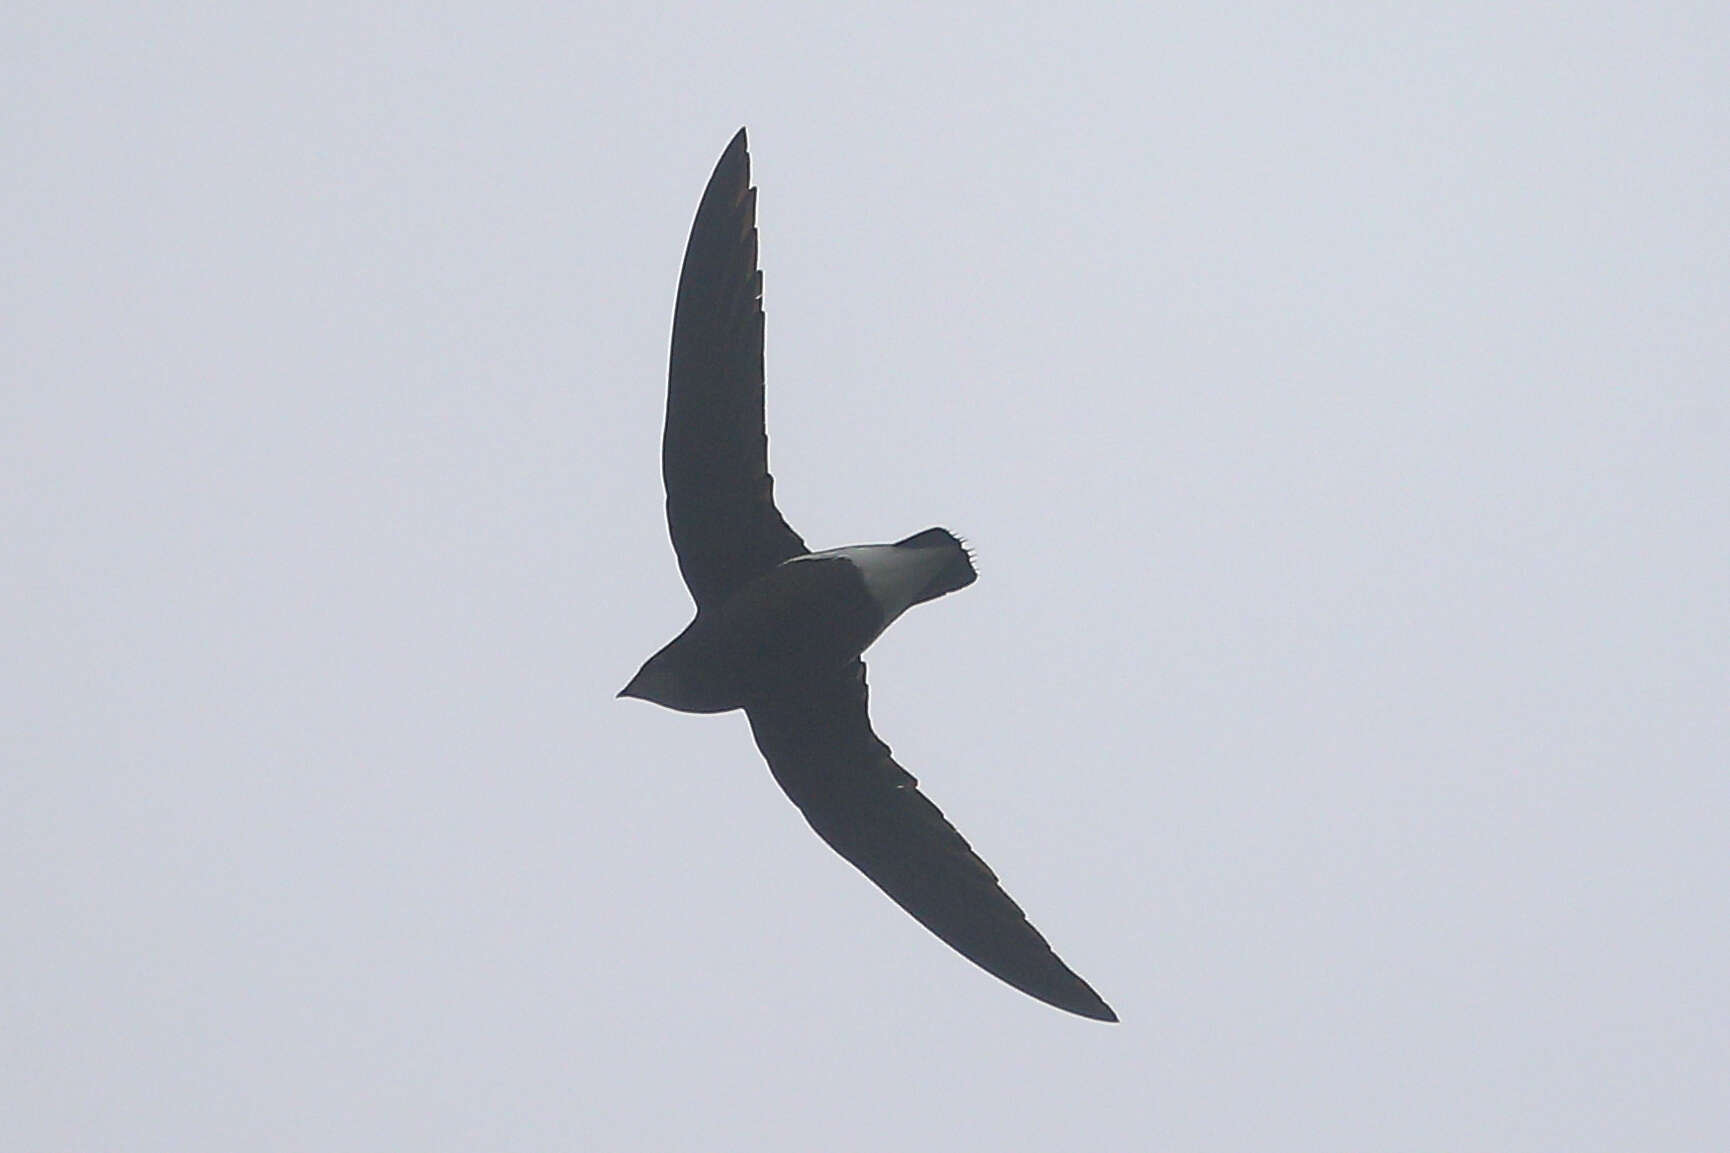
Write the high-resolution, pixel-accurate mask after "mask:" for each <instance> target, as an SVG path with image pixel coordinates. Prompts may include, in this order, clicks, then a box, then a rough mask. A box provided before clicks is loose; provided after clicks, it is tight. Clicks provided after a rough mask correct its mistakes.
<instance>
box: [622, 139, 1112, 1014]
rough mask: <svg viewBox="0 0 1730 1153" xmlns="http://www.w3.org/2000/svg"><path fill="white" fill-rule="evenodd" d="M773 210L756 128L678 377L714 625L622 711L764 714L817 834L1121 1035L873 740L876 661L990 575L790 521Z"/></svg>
mask: <svg viewBox="0 0 1730 1153" xmlns="http://www.w3.org/2000/svg"><path fill="white" fill-rule="evenodd" d="M755 210H756V190H755V189H753V188H751V187H750V161H749V158H748V157H747V154H746V149H745V132H744V130H743V129H740V130H739V134H738V135H737V136H735V137H734V138H733V142H732V144H730V145H729V146H728V148H727V151H726V152H725V153H724V154H723V155H722V157H721V160H720V163H718V164H717V165H716V167H715V172H714V175H713V176H712V177H711V178H710V180H709V185H708V188H707V189H706V190H705V191H704V194H703V200H702V203H701V204H700V205H699V206H698V209H697V219H696V222H695V223H694V224H693V225H692V227H691V238H690V242H689V244H688V245H687V246H686V250H685V264H684V268H683V271H682V272H681V274H680V278H679V296H678V304H677V307H676V309H675V314H674V320H673V351H672V365H671V368H670V370H669V373H668V386H667V422H666V430H665V436H664V439H663V441H662V454H661V467H662V476H663V479H664V480H665V482H666V487H667V523H668V528H669V530H670V531H671V533H672V537H673V546H674V551H675V552H677V554H678V557H679V568H680V571H681V572H682V573H683V575H684V577H685V583H686V585H687V586H688V587H689V588H690V590H691V595H692V599H694V600H695V601H696V603H697V615H696V617H695V619H693V620H692V621H691V623H690V624H689V625H688V626H687V627H686V628H685V630H684V631H683V632H681V633H680V634H679V635H678V636H677V637H675V638H674V639H673V640H672V641H670V642H669V643H668V644H667V645H665V646H664V647H663V648H662V649H661V650H660V651H659V652H657V653H656V654H655V655H654V656H652V657H650V658H649V660H648V661H647V662H646V663H645V664H644V665H643V667H642V669H641V670H639V671H638V673H637V675H636V676H635V677H634V678H632V680H631V683H630V684H628V685H626V686H625V689H624V690H623V692H621V693H620V695H621V696H633V697H640V698H642V699H644V700H649V701H653V702H655V703H656V704H661V705H665V706H667V707H668V708H673V709H678V710H680V711H683V712H694V713H715V712H726V711H728V710H731V709H739V708H742V709H744V710H745V712H746V715H747V716H748V717H749V718H750V722H751V732H752V735H753V736H754V737H755V738H756V741H757V747H758V748H759V749H760V750H761V751H762V753H763V756H764V757H765V759H767V760H768V762H769V768H770V771H771V772H772V773H773V774H774V776H775V780H776V781H777V782H778V783H779V784H780V785H781V787H782V789H783V790H785V791H786V793H787V795H788V797H790V798H791V799H792V801H793V803H794V804H796V805H797V806H798V807H799V809H800V811H801V812H802V813H803V814H804V815H805V818H806V820H807V821H809V822H810V824H811V827H812V828H813V829H815V830H816V832H817V834H818V835H819V836H821V837H822V838H823V839H824V840H825V841H827V842H828V843H829V845H830V846H831V847H832V848H834V849H835V850H836V851H837V852H838V853H840V854H841V855H842V856H843V857H845V858H846V859H847V860H848V861H850V862H852V863H853V864H854V865H855V866H856V867H857V868H858V869H859V870H860V871H861V872H863V873H864V874H865V875H866V876H867V877H869V878H870V879H871V880H872V881H874V882H875V883H876V884H877V885H878V886H879V887H880V888H881V889H883V891H884V892H886V893H888V894H889V896H890V897H891V898H893V899H894V900H895V901H896V903H897V904H899V905H901V906H902V907H903V908H904V909H906V910H907V911H908V912H909V913H911V914H912V915H913V916H914V917H916V918H917V919H918V920H919V921H920V923H922V924H924V925H925V926H926V927H927V928H929V929H930V930H931V931H932V932H933V933H935V934H937V936H939V937H941V938H942V939H943V940H945V941H947V942H948V943H949V944H950V945H951V946H953V947H954V948H955V949H956V950H957V951H958V952H960V953H961V954H962V955H963V956H965V957H967V958H968V959H969V960H971V961H973V962H974V963H975V964H977V965H979V966H980V967H982V968H984V969H986V970H987V971H988V972H991V973H993V974H995V975H996V976H998V977H1000V978H1002V979H1003V980H1004V981H1007V982H1008V983H1009V984H1011V985H1014V986H1015V987H1016V988H1018V989H1021V990H1022V991H1023V992H1026V993H1028V994H1030V995H1032V996H1034V997H1037V998H1039V999H1040V1000H1042V1001H1045V1002H1047V1003H1048V1004H1051V1005H1055V1006H1057V1007H1058V1008H1061V1009H1066V1010H1068V1011H1069V1012H1072V1013H1078V1014H1080V1015H1082V1016H1085V1017H1092V1018H1094V1019H1096V1020H1103V1021H1115V1020H1116V1019H1117V1016H1116V1014H1114V1013H1113V1012H1112V1011H1111V1008H1110V1007H1109V1006H1108V1005H1106V1003H1105V1002H1104V1001H1103V1000H1101V999H1100V997H1099V995H1098V994H1097V993H1095V992H1094V991H1093V990H1092V989H1091V988H1089V987H1088V985H1087V983H1086V982H1085V981H1083V980H1082V979H1081V978H1080V977H1078V976H1077V975H1076V974H1075V973H1074V972H1073V971H1071V970H1070V969H1069V967H1068V966H1066V965H1064V963H1063V962H1062V961H1061V960H1059V959H1058V957H1057V955H1056V954H1055V953H1053V952H1052V951H1051V947H1050V946H1049V945H1048V944H1046V941H1045V938H1044V937H1042V936H1040V935H1039V932H1038V931H1037V930H1036V929H1034V928H1033V926H1032V925H1030V924H1029V923H1028V922H1027V918H1026V917H1025V916H1024V915H1023V914H1022V912H1021V909H1020V907H1019V906H1017V905H1016V904H1015V902H1014V901H1012V900H1010V899H1009V896H1008V894H1006V893H1005V892H1004V891H1003V889H1002V887H1001V886H999V885H998V883H997V877H996V875H995V874H993V873H992V872H991V870H990V869H989V868H988V867H987V866H986V864H985V862H984V861H982V860H980V859H979V857H978V856H977V855H976V854H975V853H974V852H973V850H972V849H971V848H970V847H969V846H968V844H967V842H966V841H965V840H963V839H962V837H961V835H960V834H959V833H957V832H956V831H955V829H954V827H953V826H951V825H950V824H949V822H948V821H947V820H945V819H944V817H943V814H942V813H941V812H939V811H938V810H937V807H936V806H935V805H933V804H932V803H931V802H930V801H928V800H926V799H925V797H924V795H923V794H922V793H921V792H920V791H919V788H918V782H917V781H915V780H914V778H913V777H912V775H911V774H909V773H908V772H907V771H906V770H905V769H903V768H902V767H901V766H900V765H898V764H896V763H895V761H894V759H893V758H892V757H891V756H890V752H889V746H888V745H885V744H884V743H883V742H882V741H881V740H879V739H878V738H877V736H876V734H875V733H874V732H872V730H871V722H870V718H869V716H868V715H867V711H866V688H865V665H864V662H863V661H861V660H860V654H861V653H863V652H864V651H865V649H866V648H867V647H869V646H870V644H871V642H872V641H874V640H876V639H877V637H878V636H879V635H880V634H881V633H882V632H883V630H884V629H885V628H887V627H888V626H889V624H890V623H891V622H892V621H894V620H895V619H896V618H897V617H898V616H900V615H901V614H902V613H903V612H905V611H906V610H907V609H908V608H910V607H912V606H913V605H915V604H919V603H922V602H924V601H928V600H934V599H936V598H937V597H940V596H943V595H944V594H946V593H950V592H954V591H956V590H957V589H961V588H965V587H966V586H967V585H969V584H972V583H973V581H974V580H975V579H976V575H975V573H974V569H973V565H972V561H971V559H970V558H969V556H968V554H967V551H966V549H965V548H964V547H963V546H962V544H961V542H960V541H959V540H958V539H957V538H956V537H955V536H954V535H953V534H952V533H950V532H948V531H947V530H946V529H941V528H932V529H927V530H925V531H924V532H920V533H916V534H915V535H913V536H910V537H908V538H907V539H906V540H901V541H897V542H895V543H893V544H877V545H852V546H849V547H846V548H839V549H830V550H826V551H822V552H812V551H811V550H809V549H808V548H806V546H805V542H804V541H803V540H802V539H801V538H800V537H799V535H798V534H797V533H795V532H794V531H793V530H792V529H791V528H789V527H788V526H787V523H786V521H784V520H783V519H782V518H781V514H780V513H779V511H777V509H776V508H775V504H774V499H773V488H774V486H773V482H772V480H771V479H770V476H769V471H768V440H767V437H766V435H765V433H764V431H763V311H762V274H761V273H760V272H758V271H757V259H756V258H757V232H756V223H755Z"/></svg>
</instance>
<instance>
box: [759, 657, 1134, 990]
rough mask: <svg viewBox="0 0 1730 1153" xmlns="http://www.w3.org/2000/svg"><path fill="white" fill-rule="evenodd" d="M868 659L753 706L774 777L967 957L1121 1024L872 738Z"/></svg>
mask: <svg viewBox="0 0 1730 1153" xmlns="http://www.w3.org/2000/svg"><path fill="white" fill-rule="evenodd" d="M866 705H867V701H866V688H865V662H864V661H858V660H856V661H854V662H853V663H852V664H850V665H848V666H846V667H845V668H843V669H841V670H839V671H838V672H837V674H836V675H834V676H831V677H827V678H822V679H819V680H817V681H815V682H811V683H807V684H804V685H802V686H800V687H799V688H798V689H797V690H795V691H793V692H790V693H787V694H784V695H781V696H777V697H776V698H774V699H772V700H768V701H763V702H759V703H755V704H752V705H748V706H747V707H746V713H747V714H748V715H749V717H750V719H751V732H752V735H753V736H755V737H756V739H757V747H758V748H759V749H761V750H762V752H763V756H764V757H765V758H766V759H767V760H768V762H769V769H770V771H771V772H773V773H774V775H775V780H776V782H777V783H779V784H780V786H781V788H782V789H784V790H785V791H786V793H787V795H788V796H789V797H790V798H792V800H793V803H794V804H795V805H797V806H799V810H800V812H802V813H804V815H805V819H806V820H807V821H809V822H810V823H811V827H812V828H813V829H815V830H816V831H817V835H818V836H820V837H822V838H823V839H824V840H825V841H827V842H828V843H829V845H830V847H831V848H833V849H834V850H835V851H836V852H838V853H840V854H841V855H842V856H843V857H845V858H847V860H848V861H850V862H852V863H853V865H855V866H856V867H857V868H858V869H859V871H860V872H862V873H864V874H865V875H866V876H867V877H869V878H871V880H872V881H874V882H875V883H876V884H877V886H878V887H879V888H881V889H882V890H883V891H884V892H885V893H887V894H889V896H890V897H891V898H893V899H894V901H895V903H896V904H898V905H900V906H901V907H902V908H903V909H906V910H907V911H908V912H909V913H911V914H913V916H914V917H915V918H916V919H917V920H918V921H919V923H920V924H922V925H924V926H925V927H926V928H927V929H930V930H931V931H932V932H933V933H935V934H937V935H938V936H939V937H941V938H942V939H943V940H944V941H945V942H947V943H948V944H949V945H950V946H951V947H952V948H954V949H955V950H956V951H957V952H959V953H960V954H961V955H962V956H964V957H966V958H967V959H968V960H970V961H972V962H973V963H974V964H976V965H978V966H979V967H980V968H982V969H984V970H985V971H986V972H988V973H990V974H992V975H993V976H995V977H997V978H999V979H1001V980H1003V981H1006V982H1008V983H1009V984H1010V985H1013V986H1014V987H1015V988H1017V989H1020V990H1021V991H1022V992H1023V993H1026V994H1028V995H1029V996H1032V997H1037V998H1038V999H1039V1000H1041V1001H1044V1002H1045V1003H1046V1004H1048V1005H1055V1006H1056V1007H1057V1008H1059V1009H1065V1010H1068V1011H1069V1012H1071V1013H1078V1014H1080V1015H1081V1016H1083V1017H1091V1018H1093V1019H1094V1020H1097V1021H1115V1020H1117V1015H1116V1014H1115V1013H1113V1012H1112V1011H1111V1007H1110V1006H1109V1005H1107V1004H1106V1003H1105V1002H1104V1001H1103V1000H1101V999H1100V996H1099V994H1098V993H1095V992H1094V991H1093V989H1092V988H1091V987H1089V985H1088V984H1087V982H1086V981H1083V980H1082V979H1081V978H1080V977H1079V976H1077V975H1076V974H1075V972H1074V971H1073V970H1071V969H1070V968H1069V966H1067V965H1065V964H1064V963H1063V962H1062V961H1061V960H1060V959H1059V958H1058V956H1057V954H1056V953H1054V952H1052V950H1051V946H1050V945H1049V944H1047V943H1046V940H1045V938H1044V937H1042V936H1041V935H1040V934H1039V930H1037V929H1035V928H1034V927H1033V926H1032V925H1031V924H1029V923H1028V920H1027V916H1026V914H1024V913H1023V912H1022V911H1021V907H1020V906H1019V905H1017V904H1016V903H1015V902H1014V901H1012V900H1011V899H1010V898H1009V894H1007V893H1005V892H1004V891H1003V888H1002V886H1001V885H999V884H998V883H997V876H996V874H994V873H993V872H992V871H991V869H990V868H989V867H988V866H987V865H986V864H985V862H984V861H982V860H980V859H979V857H978V855H977V854H975V853H974V851H973V849H972V848H971V847H970V846H969V845H968V844H967V842H966V841H965V840H964V839H963V838H962V836H961V834H960V833H958V832H956V831H955V827H954V826H953V825H951V824H950V823H949V822H948V821H947V820H945V819H944V816H943V814H942V813H941V812H940V811H939V810H938V808H937V806H936V805H934V804H932V803H931V802H930V801H929V800H927V799H926V798H925V794H923V793H921V792H920V791H919V787H918V785H919V782H918V781H916V780H915V779H914V778H913V776H912V774H910V773H908V772H907V770H905V769H903V768H902V767H901V766H900V765H898V764H896V763H895V761H894V759H893V758H892V757H891V756H890V755H889V746H888V745H886V744H884V743H883V742H882V741H880V740H878V739H877V736H876V734H875V733H873V732H872V731H871V721H870V717H869V716H868V714H867V711H866Z"/></svg>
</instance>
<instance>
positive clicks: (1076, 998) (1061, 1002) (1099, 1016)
mask: <svg viewBox="0 0 1730 1153" xmlns="http://www.w3.org/2000/svg"><path fill="white" fill-rule="evenodd" d="M1035 996H1038V994H1035ZM1039 999H1040V1000H1041V1001H1044V1002H1045V1003H1046V1004H1047V1005H1050V1006H1051V1007H1052V1008H1054V1009H1062V1010H1063V1011H1064V1012H1065V1013H1074V1014H1075V1015H1076V1016H1077V1017H1086V1018H1087V1019H1088V1020H1089V1021H1104V1022H1106V1023H1108V1024H1113V1025H1115V1024H1116V1023H1117V1013H1116V1011H1115V1010H1113V1009H1112V1007H1111V1006H1110V1005H1107V1004H1106V1003H1105V1000H1104V998H1102V997H1101V996H1100V995H1099V994H1098V993H1095V992H1094V991H1093V990H1092V989H1084V990H1077V991H1075V992H1072V993H1070V994H1068V995H1066V996H1062V997H1044V996H1041V997H1039Z"/></svg>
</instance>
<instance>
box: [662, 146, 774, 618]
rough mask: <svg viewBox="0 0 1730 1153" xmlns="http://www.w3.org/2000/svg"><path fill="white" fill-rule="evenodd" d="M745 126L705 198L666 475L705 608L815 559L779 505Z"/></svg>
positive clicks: (684, 565) (678, 357) (685, 559)
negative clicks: (782, 567) (766, 411)
mask: <svg viewBox="0 0 1730 1153" xmlns="http://www.w3.org/2000/svg"><path fill="white" fill-rule="evenodd" d="M756 210H757V190H756V189H754V188H752V187H751V158H750V156H749V155H748V154H747V152H746V150H745V130H744V129H743V128H741V129H739V134H738V135H737V136H735V137H733V142H732V143H731V144H729V145H728V146H727V151H726V152H724V153H723V154H722V155H721V159H720V162H719V163H718V164H716V165H715V172H714V175H713V176H711V177H710V178H709V185H708V187H707V188H706V189H704V191H703V199H702V202H701V203H700V204H699V205H698V207H697V219H696V221H695V222H694V223H693V224H692V225H691V239H690V241H689V242H688V243H687V244H686V246H685V264H684V268H683V270H682V271H681V272H680V274H679V297H678V303H677V305H675V307H674V311H673V351H672V362H671V365H670V367H669V369H668V373H667V425H666V432H665V434H664V435H663V437H662V441H661V475H662V478H663V479H664V480H665V482H666V485H667V528H668V530H669V531H670V532H671V533H672V537H673V550H674V551H675V552H676V553H678V555H679V571H680V572H681V573H683V574H684V577H685V585H686V587H687V588H689V589H690V590H691V598H692V599H693V600H695V601H696V602H697V608H698V610H699V611H702V610H704V609H709V608H713V607H717V606H719V605H720V604H721V603H722V602H723V601H725V600H726V599H727V597H729V596H730V595H731V594H732V593H733V592H734V591H735V590H736V589H738V588H739V586H741V585H743V584H745V583H746V582H747V581H749V580H750V579H751V578H752V577H755V576H758V575H759V574H761V573H764V572H767V571H768V570H769V569H771V568H773V567H774V566H775V565H777V564H779V563H780V562H782V561H784V560H786V559H787V558H789V557H794V556H798V555H800V554H801V553H804V552H806V551H807V550H806V548H805V542H804V541H803V540H801V539H800V538H799V534H798V533H796V532H794V531H793V530H792V529H790V528H788V527H787V522H786V521H784V520H782V519H781V513H780V512H779V510H777V509H776V508H775V496H774V481H773V480H772V479H771V478H770V476H769V438H768V435H767V433H765V432H764V429H763V274H762V273H761V272H759V271H758V269H757V223H756Z"/></svg>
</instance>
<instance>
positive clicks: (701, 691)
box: [619, 630, 739, 713]
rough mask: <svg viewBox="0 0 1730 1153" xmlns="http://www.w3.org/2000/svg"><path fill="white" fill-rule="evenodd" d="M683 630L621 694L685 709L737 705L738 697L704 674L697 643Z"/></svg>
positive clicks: (698, 710) (709, 709) (700, 710)
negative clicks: (724, 693)
mask: <svg viewBox="0 0 1730 1153" xmlns="http://www.w3.org/2000/svg"><path fill="white" fill-rule="evenodd" d="M689 631H690V630H686V633H682V634H680V635H679V636H678V637H677V638H675V639H674V640H673V641H672V642H671V643H670V644H668V645H667V647H666V648H663V649H662V650H661V651H660V652H658V653H656V654H655V655H654V656H652V657H650V658H649V659H648V660H646V661H644V662H643V667H642V668H640V669H638V670H637V675H636V676H634V677H632V678H631V683H630V684H628V685H626V686H625V687H624V688H622V689H620V690H619V696H621V697H635V698H637V699H638V700H640V701H651V702H653V703H654V704H657V705H661V706H663V707H665V708H669V709H677V710H678V711H679V712H682V713H718V712H724V711H725V710H727V709H732V708H737V707H738V706H739V702H738V701H734V700H728V699H726V698H725V697H724V696H721V695H717V691H716V686H715V685H712V684H710V683H709V678H706V677H704V676H703V675H702V669H701V668H700V667H699V666H700V662H699V661H697V660H696V659H695V658H696V657H697V655H698V654H697V652H696V647H695V646H693V645H690V644H687V643H681V642H684V641H686V639H687V634H688V633H689Z"/></svg>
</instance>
